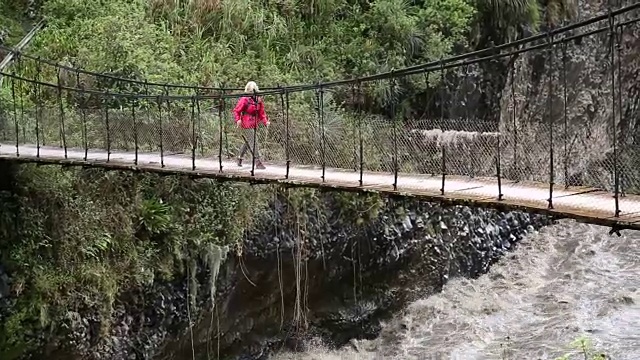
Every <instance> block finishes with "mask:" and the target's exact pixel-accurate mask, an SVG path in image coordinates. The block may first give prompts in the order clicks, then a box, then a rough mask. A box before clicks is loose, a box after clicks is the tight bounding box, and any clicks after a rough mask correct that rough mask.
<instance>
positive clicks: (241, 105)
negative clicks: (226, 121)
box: [233, 96, 247, 122]
mask: <svg viewBox="0 0 640 360" xmlns="http://www.w3.org/2000/svg"><path fill="white" fill-rule="evenodd" d="M246 102H247V98H246V97H244V96H243V97H241V98H240V100H238V103H237V104H236V107H235V108H233V117H234V118H235V119H236V122H238V121H240V116H242V110H243V109H244V105H245V103H246Z"/></svg>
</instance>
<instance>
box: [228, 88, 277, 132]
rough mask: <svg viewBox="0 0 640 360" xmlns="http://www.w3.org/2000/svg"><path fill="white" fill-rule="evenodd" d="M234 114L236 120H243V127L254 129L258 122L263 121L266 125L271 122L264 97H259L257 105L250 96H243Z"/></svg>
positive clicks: (241, 124)
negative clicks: (266, 111)
mask: <svg viewBox="0 0 640 360" xmlns="http://www.w3.org/2000/svg"><path fill="white" fill-rule="evenodd" d="M233 115H234V118H235V119H236V122H237V121H238V120H242V122H241V123H240V126H241V127H242V128H243V129H253V128H255V127H256V123H257V122H261V123H263V124H264V125H267V123H268V122H269V120H268V119H267V114H266V113H265V111H264V102H263V101H262V99H260V98H258V104H257V105H256V104H255V102H254V101H253V99H252V98H251V97H250V96H243V97H241V98H240V100H238V104H237V105H236V107H235V108H234V109H233Z"/></svg>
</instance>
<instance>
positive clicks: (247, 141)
mask: <svg viewBox="0 0 640 360" xmlns="http://www.w3.org/2000/svg"><path fill="white" fill-rule="evenodd" d="M258 91H260V90H259V89H258V85H257V84H256V83H255V82H253V81H249V82H248V83H247V85H246V86H245V87H244V92H245V94H247V95H245V96H243V97H241V98H240V99H238V104H237V105H236V107H235V108H234V109H233V114H234V117H235V120H236V125H237V126H238V127H239V128H240V129H241V131H242V133H241V135H242V141H243V143H242V146H240V151H239V152H238V166H242V158H243V157H244V154H245V153H246V152H247V150H250V151H251V148H252V147H253V146H254V143H255V149H253V151H251V153H252V155H253V158H254V159H255V161H256V169H260V170H264V169H265V167H264V165H262V161H260V152H259V151H258V139H254V136H255V135H256V134H257V127H258V124H259V123H263V124H264V125H265V126H269V119H268V118H267V114H266V113H265V111H264V101H262V98H260V97H258V96H257V95H256V94H257V93H258Z"/></svg>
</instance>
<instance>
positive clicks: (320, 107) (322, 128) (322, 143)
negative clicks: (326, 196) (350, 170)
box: [318, 83, 327, 182]
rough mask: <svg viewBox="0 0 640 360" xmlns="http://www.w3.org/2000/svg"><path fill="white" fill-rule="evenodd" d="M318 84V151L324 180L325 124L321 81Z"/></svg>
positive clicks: (325, 165)
mask: <svg viewBox="0 0 640 360" xmlns="http://www.w3.org/2000/svg"><path fill="white" fill-rule="evenodd" d="M319 86H320V97H319V99H318V101H319V102H318V111H319V115H320V131H321V138H320V152H321V154H322V176H321V178H322V182H325V172H326V168H327V158H326V146H327V145H326V139H325V131H326V129H325V126H324V89H323V88H322V83H319Z"/></svg>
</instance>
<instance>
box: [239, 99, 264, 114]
mask: <svg viewBox="0 0 640 360" xmlns="http://www.w3.org/2000/svg"><path fill="white" fill-rule="evenodd" d="M249 99H251V97H249ZM251 100H252V99H251ZM251 100H250V101H251ZM258 105H260V99H258V101H257V102H256V107H257V106H258ZM248 107H249V101H247V102H246V103H244V106H243V107H242V111H240V114H242V115H244V114H246V113H247V108H248Z"/></svg>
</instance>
